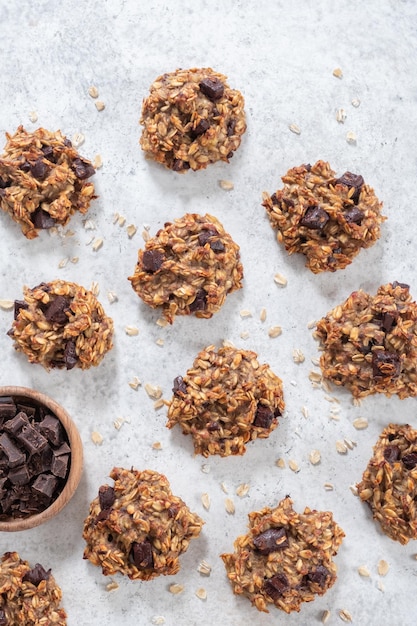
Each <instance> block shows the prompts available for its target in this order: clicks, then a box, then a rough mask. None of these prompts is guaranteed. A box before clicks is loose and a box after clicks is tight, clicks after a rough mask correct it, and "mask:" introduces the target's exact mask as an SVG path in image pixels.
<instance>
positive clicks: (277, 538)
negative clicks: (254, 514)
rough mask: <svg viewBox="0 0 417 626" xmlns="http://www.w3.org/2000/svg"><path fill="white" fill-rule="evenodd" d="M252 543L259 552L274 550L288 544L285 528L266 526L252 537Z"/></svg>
mask: <svg viewBox="0 0 417 626" xmlns="http://www.w3.org/2000/svg"><path fill="white" fill-rule="evenodd" d="M253 544H254V546H255V548H256V549H257V550H259V552H260V553H261V554H269V553H270V552H276V551H277V550H282V549H283V548H287V547H288V546H289V542H288V537H287V533H286V531H285V528H282V527H280V528H268V530H265V531H264V532H263V533H261V534H260V535H257V536H256V537H254V538H253Z"/></svg>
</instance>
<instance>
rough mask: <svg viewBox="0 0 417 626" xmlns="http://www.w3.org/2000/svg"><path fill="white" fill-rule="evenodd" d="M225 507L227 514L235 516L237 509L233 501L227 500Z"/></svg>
mask: <svg viewBox="0 0 417 626" xmlns="http://www.w3.org/2000/svg"><path fill="white" fill-rule="evenodd" d="M224 505H225V507H226V513H229V515H234V513H235V511H236V509H235V503H234V502H233V500H232V499H231V498H226V500H225V501H224Z"/></svg>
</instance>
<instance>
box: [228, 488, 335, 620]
mask: <svg viewBox="0 0 417 626" xmlns="http://www.w3.org/2000/svg"><path fill="white" fill-rule="evenodd" d="M344 536H345V534H344V532H343V530H342V529H341V528H340V526H338V525H337V524H336V522H334V521H333V515H332V513H330V512H328V511H315V510H311V509H309V508H305V509H304V513H296V511H294V509H293V508H292V500H291V499H290V498H289V497H286V498H284V499H283V500H281V502H279V504H278V506H277V507H275V508H274V509H270V508H268V507H266V508H264V509H262V510H261V511H255V512H253V513H249V532H248V533H247V534H246V535H241V536H240V537H238V538H237V539H236V541H235V543H234V548H235V551H234V553H233V554H222V555H221V558H222V559H223V562H224V564H225V567H226V571H227V576H228V578H229V580H230V582H231V584H232V587H233V591H234V593H235V594H238V595H240V594H243V595H245V596H246V597H247V598H249V600H250V601H251V602H252V604H254V605H255V607H256V608H257V609H258V610H259V611H265V612H266V613H268V605H269V604H274V605H275V606H276V607H277V608H278V609H281V610H282V611H285V613H291V612H292V611H299V610H300V606H301V604H302V602H311V601H312V600H314V599H315V597H316V596H322V595H323V594H324V593H326V591H327V590H328V589H329V588H330V587H331V586H332V585H333V584H334V582H335V581H336V565H335V564H334V562H333V556H334V555H335V554H337V551H338V549H339V546H340V544H341V543H342V539H343V537H344Z"/></svg>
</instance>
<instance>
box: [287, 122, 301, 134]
mask: <svg viewBox="0 0 417 626" xmlns="http://www.w3.org/2000/svg"><path fill="white" fill-rule="evenodd" d="M288 128H289V129H290V131H291V132H292V133H294V134H295V135H301V128H300V127H299V126H297V124H290V125H289V126H288Z"/></svg>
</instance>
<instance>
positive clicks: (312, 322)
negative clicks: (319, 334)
mask: <svg viewBox="0 0 417 626" xmlns="http://www.w3.org/2000/svg"><path fill="white" fill-rule="evenodd" d="M316 326H317V320H310V321H309V322H308V323H307V328H308V329H309V330H312V329H313V328H315V327H316Z"/></svg>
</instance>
